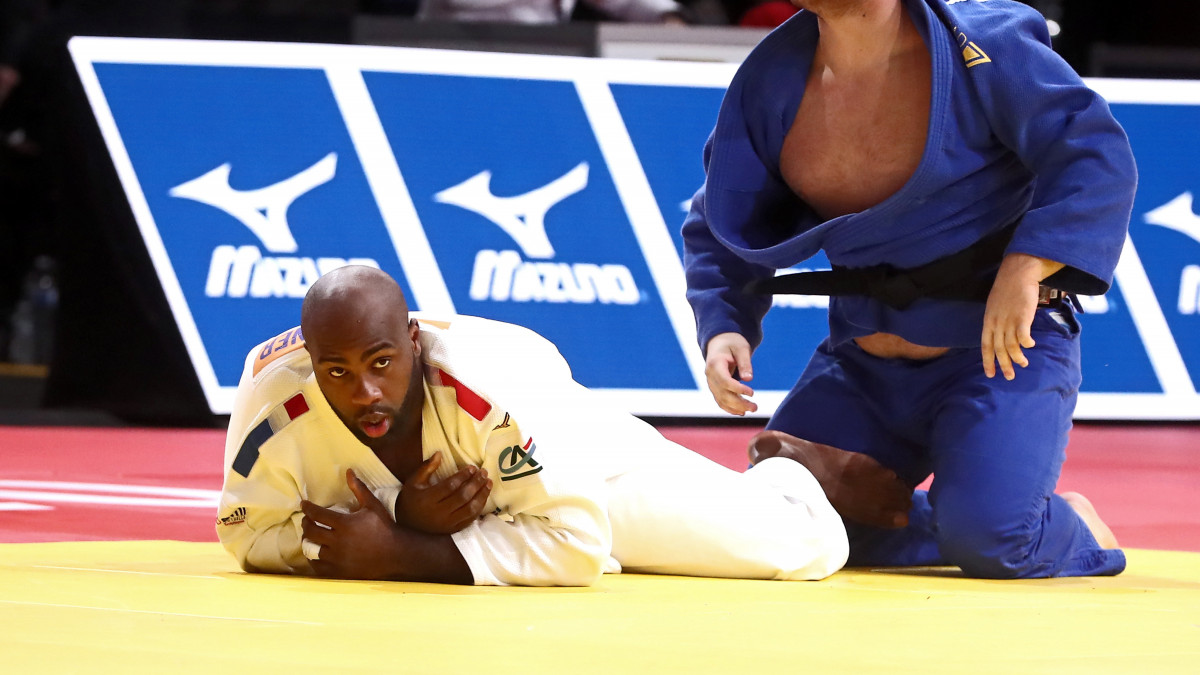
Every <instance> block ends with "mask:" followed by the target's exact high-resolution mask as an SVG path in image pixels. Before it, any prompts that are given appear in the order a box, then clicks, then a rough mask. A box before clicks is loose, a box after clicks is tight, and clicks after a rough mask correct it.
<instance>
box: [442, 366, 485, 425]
mask: <svg viewBox="0 0 1200 675" xmlns="http://www.w3.org/2000/svg"><path fill="white" fill-rule="evenodd" d="M438 373H439V374H440V375H441V376H442V384H444V385H446V386H448V387H454V396H455V397H456V398H457V399H458V407H460V408H462V409H463V410H466V411H467V414H468V415H470V416H471V417H474V418H475V419H477V420H479V421H480V422H482V421H483V418H485V417H487V414H488V413H489V412H491V411H492V404H491V403H488V402H487V401H485V400H483V397H482V396H480V395H479V394H476V393H475V392H473V391H471V390H470V389H467V386H466V385H464V384H463V383H462V382H459V381H458V380H456V379H454V378H453V377H451V376H450V373H447V372H446V371H444V370H439V371H438Z"/></svg>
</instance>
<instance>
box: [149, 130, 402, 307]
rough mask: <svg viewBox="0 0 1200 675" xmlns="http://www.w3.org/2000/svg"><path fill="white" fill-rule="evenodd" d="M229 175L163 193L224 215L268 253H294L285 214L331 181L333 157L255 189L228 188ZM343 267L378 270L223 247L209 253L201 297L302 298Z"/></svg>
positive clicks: (354, 261) (214, 174) (216, 173)
mask: <svg viewBox="0 0 1200 675" xmlns="http://www.w3.org/2000/svg"><path fill="white" fill-rule="evenodd" d="M230 170H231V167H230V164H228V163H225V164H222V165H221V166H218V167H217V168H215V169H213V170H212V171H209V172H208V173H206V174H204V175H203V176H200V177H199V178H194V179H192V180H190V181H187V182H186V183H182V184H180V185H176V186H175V187H173V188H171V190H170V191H169V194H170V195H171V196H172V197H179V198H181V199H191V200H194V201H197V202H200V203H202V204H208V205H209V206H212V207H214V208H217V209H220V210H221V211H224V212H225V213H228V214H229V215H231V216H233V217H234V218H236V219H237V220H238V222H240V223H241V224H243V225H245V226H246V228H247V229H249V230H250V231H251V232H252V233H254V236H256V237H258V239H259V241H261V242H262V245H263V247H264V248H266V249H267V251H268V252H269V253H295V252H296V251H297V249H299V246H298V245H297V244H296V238H295V237H294V236H292V229H291V227H290V226H289V225H288V219H287V214H288V209H290V208H291V206H292V204H293V203H294V202H295V201H296V200H297V199H299V198H300V197H302V196H303V195H305V194H307V193H309V192H311V191H313V190H314V189H316V188H317V187H319V186H321V185H324V184H325V183H328V182H329V181H330V180H332V179H333V177H334V175H335V174H336V173H337V153H333V152H331V153H329V154H328V155H325V157H324V158H322V159H321V160H320V161H319V162H317V163H316V164H313V165H312V166H310V167H308V168H307V169H305V170H303V171H301V172H300V173H297V174H295V175H294V176H292V177H291V178H286V179H284V180H281V181H279V182H278V183H275V184H273V185H268V186H266V187H262V188H258V189H255V190H235V189H233V188H232V187H230V185H229V172H230ZM345 265H367V266H370V267H376V268H377V267H379V263H378V262H376V261H375V260H374V259H372V258H350V259H346V258H334V257H326V258H310V257H298V256H286V255H284V256H266V255H263V252H262V250H261V249H259V247H257V246H253V245H249V244H247V245H242V246H232V245H228V244H225V245H221V246H218V247H216V248H215V249H213V252H212V258H211V260H210V261H209V265H208V279H207V281H206V283H205V285H204V294H205V295H207V296H208V297H210V298H222V297H229V298H244V297H246V296H250V297H252V298H303V297H304V294H305V293H307V292H308V288H309V287H310V286H312V285H313V283H314V282H316V280H317V279H318V278H319V277H320V276H322V275H324V274H328V273H329V271H330V270H334V269H337V268H338V267H343V266H345Z"/></svg>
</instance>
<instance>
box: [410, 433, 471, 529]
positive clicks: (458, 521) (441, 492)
mask: <svg viewBox="0 0 1200 675" xmlns="http://www.w3.org/2000/svg"><path fill="white" fill-rule="evenodd" d="M441 465H442V452H441V451H440V450H439V451H437V452H435V453H433V456H432V457H430V458H429V459H427V460H425V461H424V462H422V463H421V466H420V467H418V468H417V470H416V471H415V472H413V475H412V477H411V478H409V479H408V481H407V482H406V483H405V484H404V487H403V488H402V489H401V490H400V495H399V496H398V497H396V522H397V523H399V524H400V525H402V526H404V527H411V528H412V529H414V530H418V531H421V532H428V533H430V534H453V533H455V532H458V531H459V530H461V529H463V528H464V527H466V526H467V525H470V524H471V522H472V521H473V520H475V519H476V518H478V517H479V515H480V514H481V513H482V512H483V507H484V505H486V504H487V499H488V496H489V495H490V494H491V493H492V481H491V480H490V479H489V478H488V475H487V470H485V469H481V468H478V467H475V466H466V467H463V468H462V469H459V470H458V472H457V473H455V474H454V475H453V476H450V477H449V478H447V479H446V480H444V481H442V482H440V483H436V484H431V483H430V480H432V479H433V474H434V472H436V471H437V469H438V467H439V466H441Z"/></svg>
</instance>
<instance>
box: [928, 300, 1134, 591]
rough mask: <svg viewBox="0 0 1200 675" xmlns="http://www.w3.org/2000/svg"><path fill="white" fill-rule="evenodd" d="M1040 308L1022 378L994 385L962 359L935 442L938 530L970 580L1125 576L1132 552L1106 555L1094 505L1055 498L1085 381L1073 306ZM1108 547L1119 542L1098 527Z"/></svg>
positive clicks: (1109, 551) (996, 381)
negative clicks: (1054, 311)
mask: <svg viewBox="0 0 1200 675" xmlns="http://www.w3.org/2000/svg"><path fill="white" fill-rule="evenodd" d="M1059 318H1060V319H1061V320H1062V323H1059V322H1058V321H1056V320H1055V319H1054V318H1053V317H1052V315H1051V314H1050V312H1049V311H1047V310H1042V311H1039V313H1038V317H1037V319H1035V321H1034V331H1033V336H1034V339H1035V340H1036V341H1037V346H1036V347H1034V348H1033V349H1027V350H1025V354H1026V356H1027V357H1028V358H1029V362H1030V363H1029V366H1028V367H1026V368H1020V369H1018V370H1017V373H1016V378H1015V379H1014V380H1012V381H1011V382H1010V381H1006V380H1004V379H1003V378H1002V377H996V378H993V379H990V380H989V379H987V378H986V377H984V376H983V374H982V372H981V370H980V369H979V367H978V364H974V365H973V366H972V364H971V363H970V361H971V359H970V358H969V355H959V356H956V357H955V358H956V359H960V360H962V361H963V364H962V373H963V375H962V377H961V378H959V379H958V380H957V381H956V383H955V384H954V385H953V386H952V387H950V388H949V389H948V390H947V391H946V395H945V399H944V403H943V405H942V407H941V409H940V410H939V412H938V414H937V416H936V421H935V423H934V427H933V434H932V437H931V446H932V455H933V462H934V464H933V470H934V482H933V485H932V487H931V489H930V491H929V500H930V502H931V503H932V504H933V512H934V522H935V533H936V536H937V540H938V543H939V546H940V548H941V551H942V553H943V554H945V556H946V557H947V559H948V560H949V561H950V562H951V563H953V564H956V565H958V566H960V567H962V569H963V571H964V572H965V573H967V574H968V575H971V576H977V577H986V578H1024V577H1050V576H1086V575H1105V574H1117V573H1119V572H1121V570H1123V569H1124V567H1125V556H1124V554H1123V553H1122V552H1121V551H1119V550H1116V549H1106V548H1104V547H1103V546H1102V545H1101V544H1100V543H1099V542H1098V541H1097V537H1096V536H1094V535H1093V532H1092V528H1089V525H1088V523H1087V522H1086V521H1085V519H1084V518H1083V517H1081V515H1080V512H1084V513H1086V514H1087V517H1088V518H1089V519H1093V520H1094V522H1095V523H1097V524H1098V526H1101V527H1102V526H1103V522H1102V521H1100V520H1099V517H1098V516H1095V511H1094V509H1091V505H1090V503H1088V502H1087V500H1086V499H1080V498H1076V497H1075V496H1072V497H1071V498H1070V499H1071V501H1074V502H1075V504H1074V506H1073V505H1072V503H1071V501H1068V499H1064V497H1062V496H1059V495H1055V494H1054V488H1055V485H1056V484H1057V482H1058V477H1059V473H1060V471H1061V469H1062V464H1063V461H1064V460H1065V458H1066V453H1065V449H1066V444H1067V434H1068V431H1069V430H1070V428H1071V416H1072V413H1073V411H1074V407H1075V400H1076V397H1077V395H1078V386H1079V381H1080V372H1079V341H1078V332H1077V328H1076V327H1075V324H1074V318H1073V317H1071V316H1070V315H1069V310H1064V311H1063V312H1062V313H1060V314H1059ZM1097 531H1098V532H1099V533H1100V534H1101V539H1104V541H1105V543H1107V544H1115V539H1112V538H1111V532H1108V534H1107V536H1105V535H1104V532H1106V531H1107V527H1103V530H1099V529H1098V530H1097Z"/></svg>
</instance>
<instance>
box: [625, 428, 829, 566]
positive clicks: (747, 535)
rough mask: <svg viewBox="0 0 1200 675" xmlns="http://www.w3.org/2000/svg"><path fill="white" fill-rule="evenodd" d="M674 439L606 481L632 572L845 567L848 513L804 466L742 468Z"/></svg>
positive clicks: (767, 463) (784, 463)
mask: <svg viewBox="0 0 1200 675" xmlns="http://www.w3.org/2000/svg"><path fill="white" fill-rule="evenodd" d="M670 446H673V448H671V447H668V448H662V450H663V451H661V452H660V451H657V450H658V448H656V451H655V452H651V453H647V454H648V456H647V457H646V458H645V459H646V460H648V461H644V462H642V463H640V464H639V465H638V466H637V467H636V468H633V469H631V470H629V471H627V472H625V473H623V474H621V475H619V476H616V477H614V478H610V479H609V480H608V487H609V494H608V497H609V502H608V512H609V517H610V519H611V521H612V532H613V552H612V555H613V557H614V558H616V560H617V562H619V563H621V566H622V567H623V568H624V569H625V570H626V571H628V572H644V573H654V574H679V575H687V576H704V577H729V578H743V579H791V580H800V579H823V578H825V577H827V576H829V575H830V574H833V573H834V572H836V571H837V570H839V569H841V567H842V565H844V564H846V558H847V556H848V554H849V543H848V541H847V539H846V529H845V527H844V526H843V525H842V519H841V517H840V516H838V514H837V512H836V511H834V509H833V506H832V505H831V504H830V503H829V500H828V499H826V497H825V493H824V492H823V491H822V490H821V486H820V485H819V484H818V483H817V480H816V478H814V477H813V475H812V474H811V473H809V471H808V469H806V468H804V466H802V465H801V464H799V463H798V462H795V461H792V460H790V459H785V458H778V457H775V458H771V459H767V460H764V461H762V462H760V463H758V464H757V465H755V466H754V467H753V468H751V469H750V470H748V471H746V472H745V473H738V472H736V471H733V470H730V469H727V468H725V467H724V466H721V465H719V464H717V463H715V462H713V461H711V460H708V459H706V458H704V457H702V456H700V455H697V454H696V453H694V452H691V451H690V450H687V449H686V448H683V447H680V446H677V445H675V444H673V443H671V444H670ZM660 447H661V446H660Z"/></svg>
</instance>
